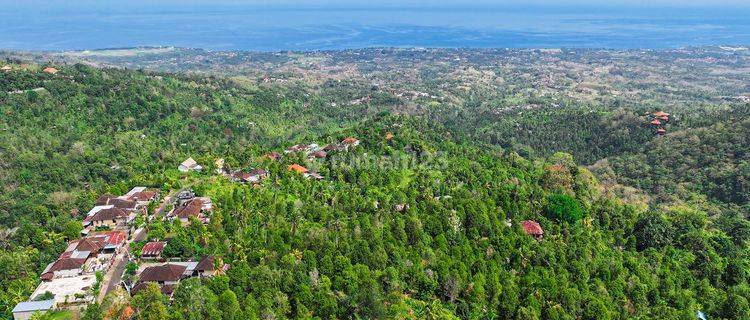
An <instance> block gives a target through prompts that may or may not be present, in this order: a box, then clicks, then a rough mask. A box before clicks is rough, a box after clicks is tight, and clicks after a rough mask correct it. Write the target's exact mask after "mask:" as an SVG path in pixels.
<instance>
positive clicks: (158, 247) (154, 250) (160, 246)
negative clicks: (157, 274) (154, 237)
mask: <svg viewBox="0 0 750 320" xmlns="http://www.w3.org/2000/svg"><path fill="white" fill-rule="evenodd" d="M166 246H167V243H166V242H164V241H152V242H148V243H146V244H145V245H144V246H143V248H142V249H141V259H157V260H158V259H161V253H162V252H163V251H164V247H166Z"/></svg>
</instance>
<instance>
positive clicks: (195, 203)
mask: <svg viewBox="0 0 750 320" xmlns="http://www.w3.org/2000/svg"><path fill="white" fill-rule="evenodd" d="M210 200H211V199H209V198H205V197H201V198H193V199H192V200H188V201H186V202H185V203H183V204H182V205H178V206H176V207H175V208H174V209H173V210H172V212H170V213H169V214H167V219H170V220H174V219H179V220H180V222H182V224H183V225H187V224H188V223H190V217H194V218H196V219H198V220H200V221H201V222H202V223H208V222H209V221H210V218H209V217H208V216H206V214H205V213H206V212H208V211H210V210H211V209H212V205H211V202H210Z"/></svg>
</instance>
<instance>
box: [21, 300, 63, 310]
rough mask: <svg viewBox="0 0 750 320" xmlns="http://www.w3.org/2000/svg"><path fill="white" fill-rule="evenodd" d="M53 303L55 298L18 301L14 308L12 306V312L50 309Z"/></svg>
mask: <svg viewBox="0 0 750 320" xmlns="http://www.w3.org/2000/svg"><path fill="white" fill-rule="evenodd" d="M54 305H55V300H54V299H50V300H42V301H24V302H19V303H18V304H17V305H16V307H15V308H13V313H16V312H29V311H43V310H50V309H52V307H53V306H54Z"/></svg>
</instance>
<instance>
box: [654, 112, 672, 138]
mask: <svg viewBox="0 0 750 320" xmlns="http://www.w3.org/2000/svg"><path fill="white" fill-rule="evenodd" d="M651 116H652V119H651V122H650V123H649V124H651V126H652V127H653V128H654V129H655V130H656V134H658V135H660V136H661V135H664V134H666V133H667V129H666V124H667V123H668V122H669V116H670V115H669V113H666V112H664V111H657V112H654V113H652V114H651Z"/></svg>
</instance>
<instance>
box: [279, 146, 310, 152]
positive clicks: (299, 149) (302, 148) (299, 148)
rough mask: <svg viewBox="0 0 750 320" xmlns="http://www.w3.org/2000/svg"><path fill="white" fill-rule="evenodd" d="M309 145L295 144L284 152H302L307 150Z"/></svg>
mask: <svg viewBox="0 0 750 320" xmlns="http://www.w3.org/2000/svg"><path fill="white" fill-rule="evenodd" d="M307 148H308V146H307V145H306V144H295V145H293V146H291V147H289V148H287V149H286V150H284V153H295V152H302V151H305V150H307Z"/></svg>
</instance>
